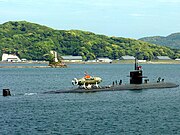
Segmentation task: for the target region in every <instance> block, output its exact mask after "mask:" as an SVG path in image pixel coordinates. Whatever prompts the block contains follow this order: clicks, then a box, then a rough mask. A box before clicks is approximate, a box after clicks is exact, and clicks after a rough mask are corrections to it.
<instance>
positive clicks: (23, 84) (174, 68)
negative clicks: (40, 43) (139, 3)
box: [0, 64, 180, 135]
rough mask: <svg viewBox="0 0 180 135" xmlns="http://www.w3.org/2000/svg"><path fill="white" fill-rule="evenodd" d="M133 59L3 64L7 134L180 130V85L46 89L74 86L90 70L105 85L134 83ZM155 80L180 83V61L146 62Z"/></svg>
mask: <svg viewBox="0 0 180 135" xmlns="http://www.w3.org/2000/svg"><path fill="white" fill-rule="evenodd" d="M133 67H134V66H133V65H132V64H125V65H121V64H100V65H98V64H97V65H86V64H84V65H78V64H77V65H76V64H74V65H69V67H68V68H62V69H60V68H41V69H40V68H32V69H30V68H20V69H16V68H14V69H11V68H7V69H6V68H1V69H0V89H1V90H2V89H3V88H9V89H10V90H11V94H12V96H10V97H3V96H2V92H1V93H0V134H1V135H7V134H8V135H26V134H27V135H28V134H30V135H32V134H33V135H38V134H40V135H41V134H43V135H49V134H59V135H64V134H65V135H66V134H67V135H72V134H73V135H117V134H127V135H130V134H132V135H136V134H138V135H139V134H143V135H145V134H152V135H154V134H161V135H162V134H168V135H169V134H177V135H178V134H180V87H178V88H172V89H152V90H139V91H130V90H127V91H116V92H99V93H88V94H87V93H84V94H78V93H77V94H74V93H72V94H42V92H45V91H51V90H64V89H70V88H72V87H73V86H72V85H71V80H72V79H73V78H74V77H76V78H80V77H82V76H83V75H84V71H87V72H88V73H90V74H91V75H94V76H100V77H102V78H103V82H102V85H107V84H112V82H113V81H115V80H119V79H122V80H123V83H129V80H128V77H127V76H128V75H129V70H132V69H133ZM143 70H144V75H146V76H148V77H149V79H150V81H151V82H153V81H156V80H157V78H158V77H161V78H164V79H165V81H170V82H175V83H177V84H180V78H179V77H180V65H153V64H152V65H150V64H147V65H143Z"/></svg>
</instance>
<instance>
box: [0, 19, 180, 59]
mask: <svg viewBox="0 0 180 135" xmlns="http://www.w3.org/2000/svg"><path fill="white" fill-rule="evenodd" d="M51 50H54V51H57V52H58V54H59V55H61V56H63V55H74V56H78V55H80V56H82V57H83V59H84V60H92V59H95V58H97V57H109V58H111V59H119V58H120V57H121V56H124V55H131V56H136V55H137V53H138V55H137V57H138V59H144V60H151V59H154V58H155V57H156V56H169V57H171V58H180V50H178V49H171V48H169V47H164V46H158V45H155V44H151V43H147V42H144V41H140V40H135V39H129V38H123V37H108V36H105V35H97V34H94V33H92V32H87V31H81V30H54V29H52V28H49V27H46V26H42V25H39V24H34V23H30V22H26V21H19V22H17V21H15V22H12V21H10V22H7V23H4V24H1V25H0V55H2V53H11V54H12V53H13V54H16V55H18V56H19V57H20V58H26V59H28V60H47V59H48V58H47V54H49V52H50V51H51Z"/></svg>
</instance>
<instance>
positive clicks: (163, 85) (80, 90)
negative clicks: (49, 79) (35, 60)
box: [44, 82, 179, 94]
mask: <svg viewBox="0 0 180 135" xmlns="http://www.w3.org/2000/svg"><path fill="white" fill-rule="evenodd" d="M178 86H179V85H177V84H174V83H170V82H159V83H143V84H123V85H113V86H102V87H99V88H90V89H84V88H75V89H71V90H56V91H47V92H44V94H58V93H88V92H103V91H122V90H143V89H164V88H176V87H178Z"/></svg>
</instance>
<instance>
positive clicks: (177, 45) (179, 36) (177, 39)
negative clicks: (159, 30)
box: [139, 33, 180, 49]
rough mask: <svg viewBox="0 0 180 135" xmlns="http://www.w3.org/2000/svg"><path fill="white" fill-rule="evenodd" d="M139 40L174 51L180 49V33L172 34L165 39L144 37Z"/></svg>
mask: <svg viewBox="0 0 180 135" xmlns="http://www.w3.org/2000/svg"><path fill="white" fill-rule="evenodd" d="M139 40H142V41H145V42H149V43H153V44H157V45H162V46H167V47H171V48H174V49H180V33H173V34H171V35H169V36H167V37H163V36H153V37H144V38H140V39H139Z"/></svg>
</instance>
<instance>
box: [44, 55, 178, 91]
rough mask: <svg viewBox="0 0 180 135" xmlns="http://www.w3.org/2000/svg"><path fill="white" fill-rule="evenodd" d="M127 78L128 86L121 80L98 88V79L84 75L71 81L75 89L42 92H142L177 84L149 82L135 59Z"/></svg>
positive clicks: (99, 79)
mask: <svg viewBox="0 0 180 135" xmlns="http://www.w3.org/2000/svg"><path fill="white" fill-rule="evenodd" d="M128 77H129V78H130V79H129V81H130V83H129V84H122V80H120V81H119V82H117V81H115V82H113V84H112V85H107V86H99V85H98V84H100V83H101V82H102V79H101V78H100V77H91V76H90V75H88V74H87V73H86V75H85V76H84V77H83V78H80V79H77V78H74V79H73V80H72V84H73V85H77V86H78V87H77V88H74V89H70V90H56V91H48V92H44V93H45V94H46V93H48V94H56V93H57V94H58V93H88V92H104V91H122V90H144V89H164V88H176V87H179V85H178V84H175V83H172V82H165V81H164V79H161V78H160V77H159V78H158V80H157V82H149V79H147V76H143V70H142V67H141V66H138V63H137V59H136V58H135V64H134V70H133V71H130V73H129V75H128Z"/></svg>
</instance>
